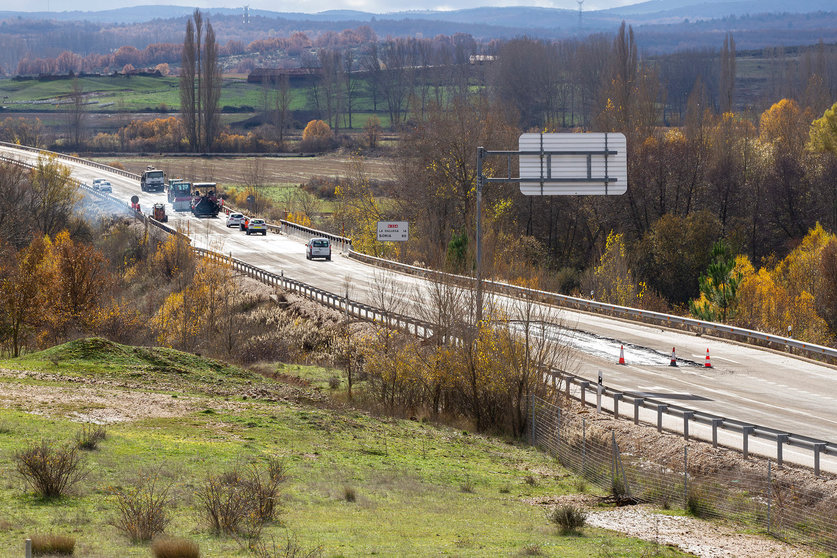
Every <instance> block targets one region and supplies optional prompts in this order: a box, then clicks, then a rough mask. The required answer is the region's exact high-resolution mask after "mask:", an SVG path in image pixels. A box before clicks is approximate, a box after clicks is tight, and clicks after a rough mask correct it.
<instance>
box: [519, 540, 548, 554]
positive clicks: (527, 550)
mask: <svg viewBox="0 0 837 558" xmlns="http://www.w3.org/2000/svg"><path fill="white" fill-rule="evenodd" d="M518 556H543V549H542V548H541V545H539V544H536V543H532V544H527V545H526V546H524V547H523V548H521V549H520V552H519V553H518Z"/></svg>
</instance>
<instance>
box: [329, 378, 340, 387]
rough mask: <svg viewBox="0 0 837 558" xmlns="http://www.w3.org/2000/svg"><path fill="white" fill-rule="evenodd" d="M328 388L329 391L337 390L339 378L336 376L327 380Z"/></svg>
mask: <svg viewBox="0 0 837 558" xmlns="http://www.w3.org/2000/svg"><path fill="white" fill-rule="evenodd" d="M328 387H330V388H331V389H337V388H339V387H340V378H338V377H337V376H332V377H331V378H329V379H328Z"/></svg>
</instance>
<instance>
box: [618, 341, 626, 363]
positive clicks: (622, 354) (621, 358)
mask: <svg viewBox="0 0 837 558" xmlns="http://www.w3.org/2000/svg"><path fill="white" fill-rule="evenodd" d="M619 364H625V346H624V345H620V346H619Z"/></svg>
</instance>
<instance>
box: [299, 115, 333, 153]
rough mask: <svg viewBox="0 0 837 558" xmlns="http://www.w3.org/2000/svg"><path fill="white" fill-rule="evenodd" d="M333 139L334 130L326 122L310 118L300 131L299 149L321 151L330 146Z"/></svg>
mask: <svg viewBox="0 0 837 558" xmlns="http://www.w3.org/2000/svg"><path fill="white" fill-rule="evenodd" d="M333 141H334V132H332V130H331V126H329V125H328V124H327V123H326V122H323V121H322V120H312V121H310V122H309V123H308V124H307V125H306V126H305V129H304V130H303V131H302V142H301V143H300V150H301V151H322V150H324V149H328V148H330V147H331V144H332V143H333Z"/></svg>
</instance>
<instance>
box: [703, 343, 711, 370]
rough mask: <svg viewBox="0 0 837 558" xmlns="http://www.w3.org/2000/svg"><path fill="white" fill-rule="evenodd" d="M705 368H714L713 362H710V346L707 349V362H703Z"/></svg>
mask: <svg viewBox="0 0 837 558" xmlns="http://www.w3.org/2000/svg"><path fill="white" fill-rule="evenodd" d="M703 367H704V368H712V363H711V362H709V348H707V349H706V362H705V363H704V364H703Z"/></svg>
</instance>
